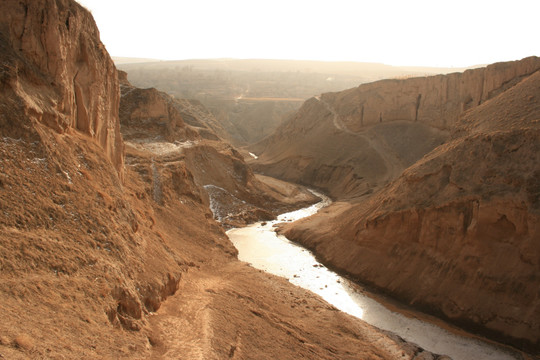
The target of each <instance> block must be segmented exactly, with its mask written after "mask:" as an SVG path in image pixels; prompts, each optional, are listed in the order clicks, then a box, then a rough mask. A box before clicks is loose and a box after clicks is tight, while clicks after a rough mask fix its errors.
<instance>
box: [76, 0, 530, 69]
mask: <svg viewBox="0 0 540 360" xmlns="http://www.w3.org/2000/svg"><path fill="white" fill-rule="evenodd" d="M78 2H79V3H80V4H81V5H83V6H85V7H86V8H87V9H88V10H90V11H91V12H92V14H93V16H94V19H95V20H96V22H97V24H98V27H99V29H100V33H101V41H102V42H103V43H104V44H105V46H106V48H107V50H108V51H109V53H110V54H111V55H112V56H121V57H139V58H152V59H162V60H185V59H211V58H237V59H293V60H322V61H359V62H378V63H384V64H388V65H406V66H435V67H464V66H472V65H479V64H490V63H494V62H498V61H508V60H518V59H521V58H524V57H527V56H531V55H536V56H540V40H539V38H540V24H539V20H538V14H540V0H511V1H509V0H504V1H501V0H466V1H465V0H452V1H449V0H446V1H441V0H399V1H398V0H371V1H364V0H324V1H321V0H271V1H269V0H189V1H185V0H152V1H148V0H78Z"/></svg>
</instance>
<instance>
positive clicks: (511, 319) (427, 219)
mask: <svg viewBox="0 0 540 360" xmlns="http://www.w3.org/2000/svg"><path fill="white" fill-rule="evenodd" d="M539 94H540V71H537V72H535V73H533V74H532V75H530V76H528V77H525V78H523V79H520V81H519V82H518V83H517V84H515V85H514V86H513V87H511V88H509V89H507V90H506V91H504V92H503V93H501V94H499V95H498V96H496V97H494V98H492V99H490V100H488V101H486V102H484V103H483V104H481V105H480V106H477V107H476V108H474V109H472V110H470V111H468V112H466V113H465V114H464V116H463V117H462V118H461V120H460V121H459V123H458V126H457V129H456V131H455V133H454V135H453V136H452V139H450V140H449V141H448V142H447V143H445V144H444V145H442V146H439V147H438V148H436V149H435V150H433V151H432V152H431V153H429V154H427V155H426V156H425V157H423V158H422V159H421V160H420V161H418V162H417V163H415V164H414V165H413V166H411V167H409V168H408V169H407V170H405V171H404V172H403V174H402V175H401V176H400V177H399V178H398V179H396V180H395V181H393V182H392V183H390V184H389V185H388V186H386V187H384V188H383V189H382V190H381V191H379V192H377V193H376V194H374V195H373V196H372V197H371V198H370V199H369V200H367V201H365V202H362V203H359V204H356V205H354V204H353V205H350V204H349V205H348V207H346V208H345V209H344V210H343V209H342V210H341V211H340V212H339V214H338V213H337V212H336V213H335V214H332V213H331V211H330V210H329V211H328V213H327V214H321V215H320V216H319V217H315V218H313V219H311V220H306V221H304V222H303V223H301V224H295V225H293V226H292V227H290V228H289V229H287V230H286V231H285V233H286V235H287V236H288V237H289V238H291V239H295V240H297V241H299V242H301V243H303V244H305V245H307V246H309V247H310V248H312V249H314V250H315V251H316V253H317V254H318V256H319V257H320V258H321V259H323V261H324V262H325V263H327V264H331V265H332V266H334V267H336V268H338V269H340V270H342V271H344V272H346V273H348V274H350V275H351V276H353V277H354V278H356V279H357V280H359V281H361V282H365V283H369V284H371V285H373V286H375V287H377V288H379V289H382V290H384V291H385V292H387V293H390V294H392V295H393V296H395V297H398V298H399V299H401V300H404V301H406V302H409V303H410V304H413V305H416V306H418V307H421V308H424V309H427V310H429V311H431V312H434V313H436V314H438V315H440V316H442V317H444V318H447V319H449V320H451V321H454V322H456V323H459V324H462V325H464V326H466V327H469V328H470V329H473V330H478V331H480V332H483V333H484V334H487V335H489V336H492V337H494V338H496V339H499V340H502V341H505V342H508V343H512V344H513V345H515V346H516V347H518V348H522V349H523V348H526V349H529V350H531V351H533V352H535V353H536V354H538V353H539V351H540V323H539V322H538V319H540V300H539V297H538V289H539V287H540V270H539V269H540V242H539V241H540V201H539V199H540V182H539V179H540V106H539V104H540V97H539Z"/></svg>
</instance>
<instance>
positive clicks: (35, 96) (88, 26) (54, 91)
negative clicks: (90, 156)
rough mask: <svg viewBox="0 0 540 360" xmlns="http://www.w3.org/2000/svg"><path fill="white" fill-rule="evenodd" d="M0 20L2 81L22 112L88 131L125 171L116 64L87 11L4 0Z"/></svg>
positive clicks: (56, 0)
mask: <svg viewBox="0 0 540 360" xmlns="http://www.w3.org/2000/svg"><path fill="white" fill-rule="evenodd" d="M0 24H1V28H0V30H1V32H2V43H3V49H2V50H3V53H4V54H3V55H4V59H7V60H8V61H7V62H4V64H3V77H4V79H3V82H4V83H9V84H10V85H9V89H10V91H13V92H14V93H15V95H16V97H17V98H18V102H19V103H21V104H24V105H23V108H24V114H25V116H26V117H27V118H28V119H29V120H30V121H38V122H40V123H42V124H45V125H47V126H48V127H50V128H52V129H54V130H55V131H56V132H58V133H65V132H69V131H70V130H71V129H73V130H77V131H80V132H81V133H84V134H86V135H88V136H89V137H91V138H92V139H94V140H95V141H96V142H97V143H98V144H99V145H100V146H101V148H103V150H104V151H105V153H106V154H107V157H108V158H109V160H110V161H111V162H112V163H113V165H114V167H115V168H116V170H117V171H118V173H119V174H120V176H123V144H122V136H121V134H120V127H119V123H118V106H119V101H120V94H119V92H118V80H117V75H116V68H115V66H114V63H113V61H112V60H111V58H110V56H109V54H108V53H107V51H106V50H105V47H104V46H103V44H102V43H101V41H100V40H99V31H98V29H97V27H96V25H95V23H94V20H93V18H92V16H91V15H90V13H89V12H88V11H86V10H85V9H84V8H82V7H81V6H80V5H79V4H77V3H75V2H74V1H68V0H36V1H31V2H24V1H18V0H6V1H3V2H2V12H1V14H0ZM8 53H9V54H8ZM18 126H19V124H12V125H11V127H13V128H17V127H18Z"/></svg>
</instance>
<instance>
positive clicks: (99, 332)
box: [0, 0, 444, 359]
mask: <svg viewBox="0 0 540 360" xmlns="http://www.w3.org/2000/svg"><path fill="white" fill-rule="evenodd" d="M0 54H1V57H2V65H1V67H0V79H1V80H0V84H1V85H0V86H1V88H2V92H1V95H0V104H1V105H0V106H1V108H0V109H1V110H0V131H1V133H0V135H1V137H0V153H1V157H0V168H1V170H2V171H1V174H0V200H1V202H0V204H1V211H0V229H1V230H0V269H1V272H0V280H1V281H0V298H1V300H0V312H1V313H2V321H1V322H0V357H2V358H9V359H27V358H92V359H110V358H129V359H142V358H155V359H161V358H163V359H170V358H192V359H212V358H216V359H217V358H236V359H252V358H257V359H265V358H280V359H296V358H298V357H304V358H317V359H333V358H336V357H337V358H341V359H353V358H358V357H361V358H373V359H395V358H400V359H402V358H404V359H439V358H441V359H442V358H444V356H439V355H434V354H431V353H429V352H428V351H425V350H423V349H421V348H419V347H418V346H416V345H414V344H411V343H408V342H406V341H404V340H403V339H400V338H399V337H397V336H395V335H393V334H390V333H387V332H383V331H381V330H379V329H377V328H374V327H372V326H370V325H368V324H366V323H364V322H362V321H361V320H359V319H356V318H354V317H351V316H349V315H346V314H344V313H341V312H339V311H337V310H336V309H335V308H333V307H332V306H331V305H329V304H327V303H326V302H324V301H323V300H322V299H321V298H319V297H318V296H316V295H314V294H312V293H310V292H308V291H305V290H303V289H300V288H298V287H295V286H294V285H292V284H290V283H289V282H288V281H287V280H285V279H282V278H279V277H275V276H272V275H269V274H266V273H264V272H261V271H259V270H256V269H254V268H252V267H250V266H248V265H247V264H245V263H242V262H240V261H238V259H237V256H236V255H237V250H236V249H235V248H234V246H233V245H232V243H231V242H230V241H229V239H228V238H227V236H226V234H225V228H226V227H228V226H239V225H241V224H245V223H246V222H251V221H253V220H258V219H266V218H274V217H275V214H277V213H279V212H282V211H285V210H289V209H293V208H297V207H302V206H304V205H305V204H309V203H312V202H314V201H315V198H314V196H313V195H311V193H309V192H307V191H306V190H305V189H304V188H302V187H299V186H296V185H292V184H288V183H284V182H281V181H279V180H275V179H271V178H268V177H264V176H257V175H255V174H254V173H253V172H252V171H251V170H250V168H249V166H247V165H246V164H245V162H244V160H243V158H242V156H240V154H239V152H238V151H236V150H235V149H234V148H232V147H231V146H230V145H228V144H226V143H224V142H222V141H221V140H219V137H218V136H217V135H215V133H213V131H212V130H211V129H210V128H209V127H207V126H202V124H203V123H204V119H203V118H202V117H205V116H206V117H207V116H209V115H208V111H206V110H205V109H204V107H202V105H201V104H200V103H197V102H193V101H189V100H176V99H172V98H171V97H169V96H168V95H166V94H164V93H161V92H159V91H158V90H155V89H138V88H135V87H133V86H131V85H130V84H129V82H128V81H127V78H126V76H125V74H122V73H120V74H118V72H117V70H116V68H115V66H114V64H113V62H112V60H111V58H110V56H109V55H108V53H107V52H106V50H105V48H104V46H103V44H102V43H101V42H100V40H99V31H98V29H97V27H96V25H95V23H94V21H93V19H92V16H91V14H90V13H89V12H88V11H87V10H86V9H84V8H83V7H81V6H80V5H79V4H77V3H76V2H75V1H72V0H32V1H30V0H23V1H20V0H7V1H4V2H3V5H2V13H1V15H0ZM190 123H191V124H193V125H189V124H190ZM240 204H241V205H240ZM321 324H324V326H321Z"/></svg>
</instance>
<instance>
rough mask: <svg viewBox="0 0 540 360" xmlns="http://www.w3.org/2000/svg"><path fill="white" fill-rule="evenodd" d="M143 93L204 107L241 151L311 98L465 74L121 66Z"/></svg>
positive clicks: (238, 63) (223, 62)
mask: <svg viewBox="0 0 540 360" xmlns="http://www.w3.org/2000/svg"><path fill="white" fill-rule="evenodd" d="M117 66H118V67H119V68H120V69H122V70H125V71H126V72H128V75H129V79H130V81H131V82H132V83H133V84H134V85H136V86H139V87H155V88H157V89H159V90H162V91H165V92H167V93H169V94H171V95H173V96H175V97H178V98H190V99H196V100H199V101H201V102H202V103H203V104H204V105H205V106H206V107H207V108H208V109H210V111H211V112H212V113H213V114H214V116H215V117H216V119H217V120H218V122H220V123H221V127H222V128H223V129H224V130H225V132H223V133H219V135H220V136H221V137H222V138H224V139H227V140H229V141H231V142H232V143H233V144H235V145H237V146H241V145H248V144H252V143H255V142H257V141H259V140H261V139H262V138H264V137H265V136H267V135H269V134H271V133H272V132H273V131H274V130H275V129H276V128H277V127H278V126H279V125H280V124H281V122H282V121H283V119H284V117H285V116H286V115H287V114H289V113H292V112H294V111H296V110H298V108H299V107H300V105H301V104H302V102H303V100H306V99H308V98H310V97H312V96H315V95H318V94H321V93H325V92H329V91H340V90H344V89H348V88H351V87H356V86H358V85H360V84H362V83H366V82H371V81H375V80H380V79H385V78H408V77H411V76H425V75H433V74H443V73H448V72H454V71H462V70H463V69H461V68H459V69H458V68H427V67H426V68H423V67H396V66H390V65H385V64H377V63H359V62H324V61H298V60H264V59H243V60H242V59H207V60H178V61H153V62H145V61H143V60H141V59H135V60H133V61H131V62H128V61H126V60H124V61H123V62H117Z"/></svg>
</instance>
